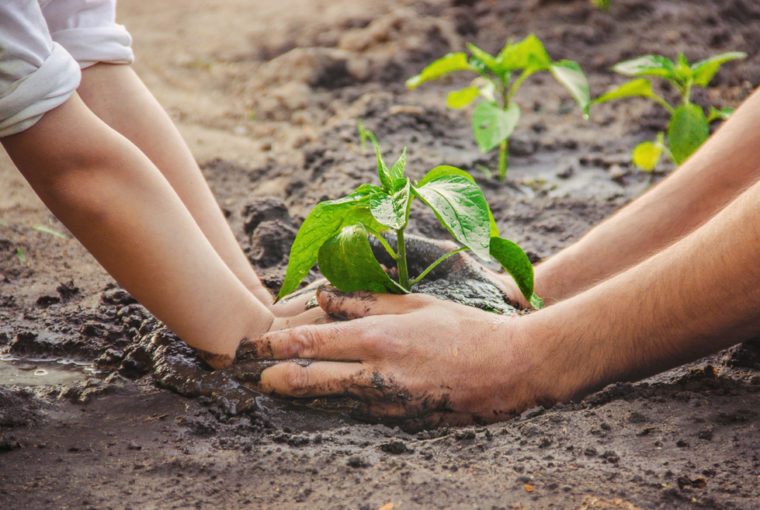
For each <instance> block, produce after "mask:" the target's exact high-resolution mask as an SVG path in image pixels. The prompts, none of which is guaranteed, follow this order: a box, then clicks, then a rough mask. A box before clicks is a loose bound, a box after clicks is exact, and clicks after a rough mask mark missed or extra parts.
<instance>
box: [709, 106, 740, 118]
mask: <svg viewBox="0 0 760 510" xmlns="http://www.w3.org/2000/svg"><path fill="white" fill-rule="evenodd" d="M733 113H734V109H733V108H715V107H714V106H711V107H710V115H708V116H707V122H712V121H714V120H718V119H721V120H726V119H728V118H729V117H730V116H731V115H732V114H733Z"/></svg>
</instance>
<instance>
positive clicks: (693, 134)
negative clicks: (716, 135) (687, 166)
mask: <svg viewBox="0 0 760 510" xmlns="http://www.w3.org/2000/svg"><path fill="white" fill-rule="evenodd" d="M708 136H710V125H709V124H708V122H707V118H706V117H705V114H704V112H703V111H702V108H700V107H699V106H697V105H695V104H686V105H681V106H679V107H678V108H676V110H675V112H674V113H673V116H672V117H671V118H670V123H669V124H668V143H669V144H670V152H671V153H672V154H673V160H674V161H675V162H676V163H677V164H679V165H680V164H681V163H683V162H684V161H685V160H686V158H688V157H689V156H691V155H692V153H693V152H694V151H695V150H697V149H698V148H699V146H700V145H702V144H703V143H704V141H705V140H707V137H708Z"/></svg>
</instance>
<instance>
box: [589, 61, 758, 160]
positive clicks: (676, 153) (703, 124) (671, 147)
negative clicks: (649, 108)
mask: <svg viewBox="0 0 760 510" xmlns="http://www.w3.org/2000/svg"><path fill="white" fill-rule="evenodd" d="M746 56H747V54H746V53H743V52H739V51H732V52H728V53H721V54H720V55H715V56H713V57H710V58H707V59H705V60H700V61H699V62H695V63H693V64H690V63H689V62H688V61H687V60H686V57H685V56H684V55H683V53H680V54H679V55H678V58H677V59H676V61H675V62H674V61H672V60H670V59H669V58H666V57H663V56H661V55H643V56H641V57H637V58H634V59H631V60H626V61H624V62H620V63H618V64H616V65H615V66H613V67H612V70H613V71H615V72H616V73H619V74H622V75H625V76H631V77H636V79H633V80H630V81H628V82H626V83H623V84H622V85H620V86H619V87H615V88H614V89H612V90H610V91H609V92H607V93H605V94H603V95H601V96H599V97H597V98H596V99H594V100H593V101H592V104H598V103H605V102H607V101H612V100H614V99H622V98H626V97H646V98H649V99H651V100H653V101H655V102H656V103H658V104H659V105H660V106H662V107H663V108H665V109H666V110H667V111H668V113H670V120H669V122H668V127H667V142H666V137H665V133H664V132H660V133H657V137H656V138H655V140H654V141H653V142H649V141H646V142H642V143H640V144H638V145H637V146H636V147H635V148H634V149H633V152H632V153H631V159H632V160H633V163H634V164H635V165H636V166H638V167H639V168H641V169H642V170H645V171H652V170H654V168H655V166H657V163H658V162H659V160H660V157H661V156H662V154H663V153H665V154H666V155H667V156H668V157H669V158H670V159H671V160H672V161H673V162H674V163H675V164H676V165H679V164H681V163H682V162H683V161H685V160H686V158H688V157H689V156H691V155H692V154H693V153H694V151H696V150H697V149H698V148H699V146H700V145H702V144H703V143H704V141H705V140H707V137H708V136H710V123H711V122H713V121H714V120H717V119H727V118H728V117H729V116H730V115H731V113H733V111H734V110H733V108H723V109H717V108H715V107H713V106H710V109H709V112H708V114H707V115H705V112H704V110H702V108H701V107H700V106H698V105H696V104H694V103H692V102H691V91H692V89H693V88H694V87H707V86H708V85H709V83H710V81H712V79H713V77H714V76H715V74H716V73H717V72H718V70H719V69H720V66H721V65H722V64H723V63H725V62H728V61H730V60H736V59H740V58H745V57H746ZM644 77H646V78H644ZM648 77H657V78H664V79H665V80H667V81H668V82H669V83H670V84H671V85H672V86H673V87H674V88H675V90H677V91H678V93H679V95H680V96H681V100H680V104H677V105H671V104H670V103H668V102H667V101H666V100H665V99H663V98H662V96H659V95H658V94H656V93H655V92H654V90H653V88H652V80H651V79H650V78H648Z"/></svg>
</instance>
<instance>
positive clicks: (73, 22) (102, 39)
mask: <svg viewBox="0 0 760 510" xmlns="http://www.w3.org/2000/svg"><path fill="white" fill-rule="evenodd" d="M43 4H44V6H43V8H42V12H43V14H44V16H45V20H46V21H47V24H48V28H49V30H50V35H51V37H52V38H53V41H55V42H57V43H59V44H60V45H61V46H63V47H64V48H66V51H68V52H69V53H71V55H72V56H73V57H74V58H75V59H76V61H77V62H78V63H79V66H80V67H81V68H83V69H84V68H86V67H89V66H91V65H93V64H97V63H98V62H105V63H109V64H131V63H132V62H133V61H134V59H135V56H134V53H133V51H132V37H131V36H130V35H129V32H127V29H126V28H124V26H123V25H119V24H117V23H116V0H49V1H48V2H46V3H43Z"/></svg>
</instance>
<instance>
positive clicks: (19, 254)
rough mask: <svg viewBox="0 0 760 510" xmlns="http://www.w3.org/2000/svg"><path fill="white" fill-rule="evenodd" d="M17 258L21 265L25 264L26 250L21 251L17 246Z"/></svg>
mask: <svg viewBox="0 0 760 510" xmlns="http://www.w3.org/2000/svg"><path fill="white" fill-rule="evenodd" d="M16 258H17V259H18V263H19V264H21V265H24V262H26V257H24V252H22V251H21V248H16Z"/></svg>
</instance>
